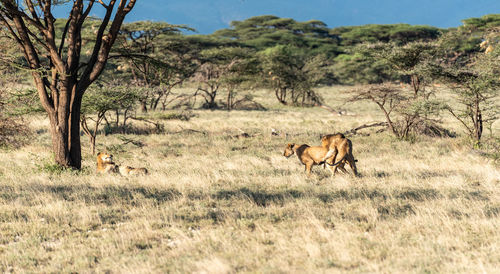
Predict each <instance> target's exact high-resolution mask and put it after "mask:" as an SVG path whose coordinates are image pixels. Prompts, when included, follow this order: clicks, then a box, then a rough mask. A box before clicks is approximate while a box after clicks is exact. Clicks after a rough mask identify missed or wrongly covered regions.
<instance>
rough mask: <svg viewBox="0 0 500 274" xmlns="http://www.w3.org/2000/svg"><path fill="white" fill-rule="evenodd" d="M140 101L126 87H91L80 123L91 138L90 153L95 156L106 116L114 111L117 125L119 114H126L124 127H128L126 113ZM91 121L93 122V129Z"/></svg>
mask: <svg viewBox="0 0 500 274" xmlns="http://www.w3.org/2000/svg"><path fill="white" fill-rule="evenodd" d="M138 99H139V96H138V95H137V94H136V92H135V90H133V89H130V88H126V87H123V86H121V87H117V86H114V85H110V84H106V85H103V86H100V87H91V88H90V89H89V90H88V92H87V94H86V95H85V97H84V100H83V102H82V115H81V118H80V123H81V126H82V130H83V132H84V133H85V135H87V137H89V142H90V152H91V153H92V155H94V154H95V144H96V137H97V133H98V131H99V126H100V125H101V124H102V122H103V121H104V120H106V114H107V113H108V112H110V111H114V112H115V113H116V115H117V118H116V125H118V122H119V113H120V111H122V112H123V113H124V118H123V126H125V125H126V121H127V115H126V113H127V112H128V111H130V110H132V109H133V108H134V107H135V106H136V104H137V101H138ZM89 121H92V122H93V127H91V126H90V123H89Z"/></svg>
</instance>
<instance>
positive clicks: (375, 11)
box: [55, 0, 500, 34]
mask: <svg viewBox="0 0 500 274" xmlns="http://www.w3.org/2000/svg"><path fill="white" fill-rule="evenodd" d="M106 2H107V1H106ZM68 10H69V9H68V8H67V7H66V8H64V7H60V8H58V9H57V11H56V12H55V16H56V17H67V12H68ZM491 13H500V0H211V1H209V0H137V3H136V6H135V7H134V9H133V10H132V12H131V13H130V14H129V15H127V18H126V21H127V22H132V21H138V20H151V21H165V22H168V23H171V24H186V25H188V26H190V27H193V28H195V29H196V30H197V31H198V32H199V33H201V34H209V33H212V32H214V31H216V30H218V29H222V28H228V27H229V23H230V22H231V21H234V20H237V21H240V20H244V19H246V18H249V17H252V16H257V15H276V16H279V17H282V18H293V19H295V20H297V21H308V20H312V19H315V20H321V21H323V22H325V23H326V24H327V25H328V27H330V28H333V27H339V26H354V25H365V24H395V23H407V24H412V25H431V26H435V27H440V28H449V27H457V26H460V25H461V24H462V23H461V20H462V19H466V18H471V17H481V16H483V15H486V14H491ZM100 14H102V12H101V11H100V10H98V9H96V10H95V11H93V13H92V15H95V16H99V15H100Z"/></svg>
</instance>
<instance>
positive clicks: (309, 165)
mask: <svg viewBox="0 0 500 274" xmlns="http://www.w3.org/2000/svg"><path fill="white" fill-rule="evenodd" d="M311 168H312V163H307V164H306V173H307V176H311Z"/></svg>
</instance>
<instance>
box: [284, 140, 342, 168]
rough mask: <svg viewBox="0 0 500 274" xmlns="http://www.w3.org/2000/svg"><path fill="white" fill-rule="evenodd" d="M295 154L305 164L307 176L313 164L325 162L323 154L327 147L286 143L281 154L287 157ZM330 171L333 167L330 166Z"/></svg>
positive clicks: (326, 151)
mask: <svg viewBox="0 0 500 274" xmlns="http://www.w3.org/2000/svg"><path fill="white" fill-rule="evenodd" d="M294 153H295V154H297V157H298V158H299V161H300V162H301V163H302V164H303V165H305V171H306V173H307V175H308V176H310V175H311V169H312V166H313V165H321V164H324V163H325V160H324V159H323V158H325V155H326V154H327V153H328V149H327V148H325V147H322V146H309V145H306V144H303V145H300V146H299V145H297V144H293V143H292V144H287V146H286V148H285V151H284V152H283V156H285V157H287V158H289V157H290V156H292V155H293V154H294ZM330 171H331V172H332V175H333V174H334V173H333V167H330Z"/></svg>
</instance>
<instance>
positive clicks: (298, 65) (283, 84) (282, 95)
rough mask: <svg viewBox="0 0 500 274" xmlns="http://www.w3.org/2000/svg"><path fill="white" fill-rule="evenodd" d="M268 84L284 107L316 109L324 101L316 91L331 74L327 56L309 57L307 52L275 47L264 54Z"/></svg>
mask: <svg viewBox="0 0 500 274" xmlns="http://www.w3.org/2000/svg"><path fill="white" fill-rule="evenodd" d="M260 57H261V59H262V61H261V65H262V72H263V77H264V79H265V80H266V83H267V84H268V85H269V86H271V87H272V88H273V90H274V94H275V96H276V98H277V99H278V101H279V102H280V103H281V104H284V105H288V104H290V103H291V104H293V105H302V106H304V105H315V104H317V103H319V102H320V101H321V100H320V98H319V96H318V95H317V94H316V93H315V92H314V90H313V88H314V87H315V86H316V85H317V84H319V83H320V82H321V80H323V79H324V76H325V75H326V74H327V71H328V63H327V61H326V58H325V56H322V55H317V56H308V55H307V54H306V52H305V51H304V50H303V49H299V48H296V47H292V46H275V47H273V48H269V49H266V50H264V51H262V52H260Z"/></svg>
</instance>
